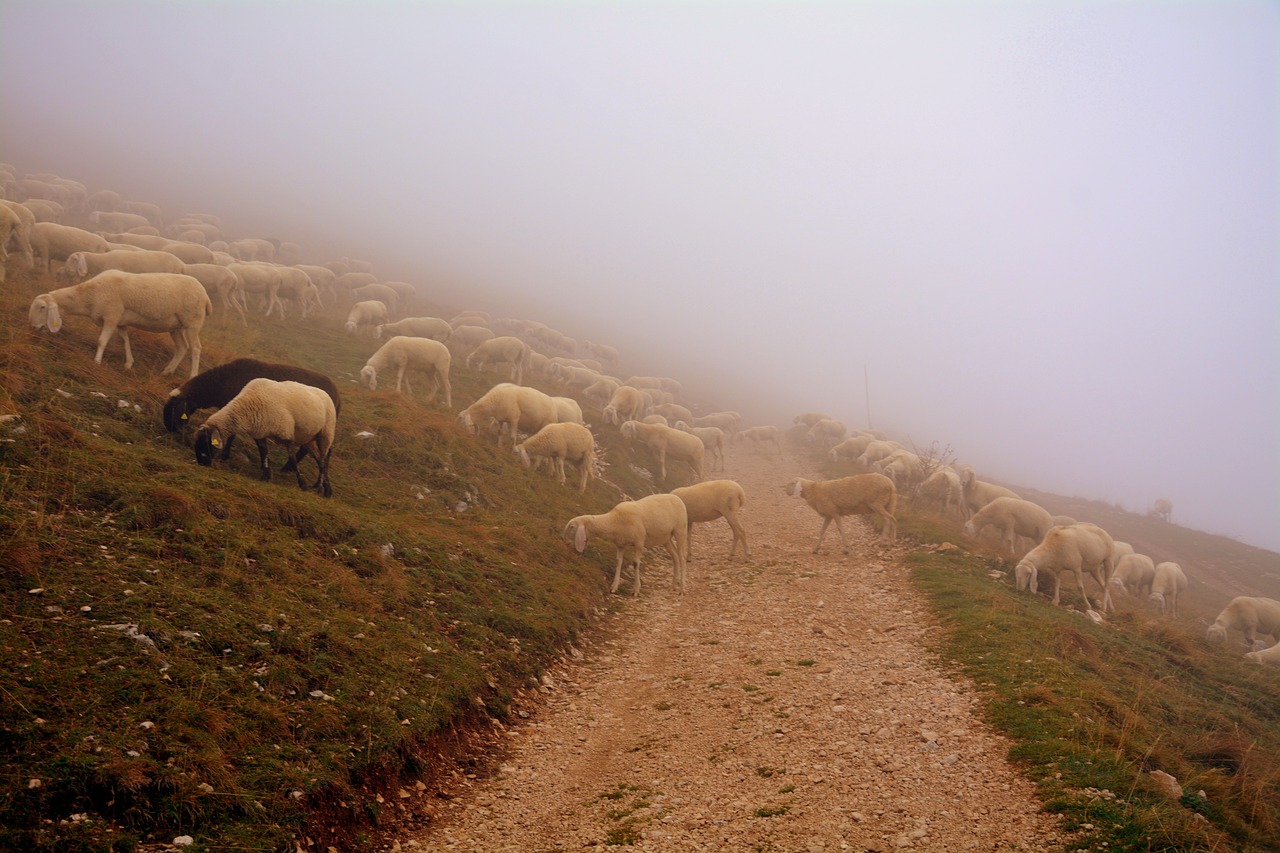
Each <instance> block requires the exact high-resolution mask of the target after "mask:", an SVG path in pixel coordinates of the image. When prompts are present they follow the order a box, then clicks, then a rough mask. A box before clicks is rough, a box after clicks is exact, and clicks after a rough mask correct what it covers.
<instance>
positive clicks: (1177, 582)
mask: <svg viewBox="0 0 1280 853" xmlns="http://www.w3.org/2000/svg"><path fill="white" fill-rule="evenodd" d="M1186 591H1187V576H1186V573H1184V572H1183V571H1182V566H1179V565H1178V564H1177V563H1169V562H1164V563H1161V564H1160V565H1158V566H1156V571H1155V577H1154V579H1153V580H1152V581H1151V595H1150V596H1148V600H1149V601H1150V602H1151V603H1152V604H1155V605H1158V606H1159V607H1160V614H1161V615H1162V616H1163V615H1164V614H1165V613H1166V612H1168V613H1170V614H1172V615H1173V617H1174V618H1175V619H1176V618H1177V616H1178V596H1179V595H1180V594H1181V593H1184V592H1186Z"/></svg>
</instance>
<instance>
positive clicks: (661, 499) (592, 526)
mask: <svg viewBox="0 0 1280 853" xmlns="http://www.w3.org/2000/svg"><path fill="white" fill-rule="evenodd" d="M688 536H689V514H688V511H687V510H686V509H685V505H684V501H682V500H680V498H678V497H676V496H675V495H649V496H648V497H643V498H640V499H639V500H634V501H622V502H621V503H619V504H617V505H616V506H614V508H613V509H611V510H609V511H608V512H606V513H603V514H601V515H580V516H578V517H576V518H573V519H570V520H569V523H568V524H567V525H565V528H564V540H565V541H566V542H569V543H571V544H572V545H573V547H574V548H575V549H576V550H577V551H578V553H579V554H581V553H582V552H583V551H584V550H585V549H586V547H587V540H588V539H590V538H591V537H595V538H598V539H606V540H608V541H610V542H612V543H613V544H614V547H615V548H617V553H618V556H617V562H616V563H615V564H614V568H613V583H612V584H611V585H610V587H609V592H611V593H613V592H617V591H618V586H619V585H620V584H621V583H622V563H623V559H624V557H625V556H626V553H627V551H628V550H629V551H630V552H631V555H632V556H631V560H630V562H631V563H633V564H634V565H635V570H636V577H635V585H634V587H633V588H632V594H633V595H639V594H640V558H641V556H642V554H643V553H644V549H645V548H653V547H655V546H658V545H661V546H663V547H664V548H666V549H667V553H668V554H670V555H671V563H672V566H673V572H674V574H673V584H674V586H675V588H676V590H677V591H679V592H680V593H682V594H683V593H684V591H685V562H684V555H685V552H686V551H687V550H688V548H689V544H688V541H687V539H688Z"/></svg>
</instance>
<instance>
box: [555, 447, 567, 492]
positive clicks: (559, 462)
mask: <svg viewBox="0 0 1280 853" xmlns="http://www.w3.org/2000/svg"><path fill="white" fill-rule="evenodd" d="M555 460H556V474H557V475H558V476H559V482H560V485H562V486H563V485H564V481H565V476H564V457H563V456H560V455H559V454H556V457H555Z"/></svg>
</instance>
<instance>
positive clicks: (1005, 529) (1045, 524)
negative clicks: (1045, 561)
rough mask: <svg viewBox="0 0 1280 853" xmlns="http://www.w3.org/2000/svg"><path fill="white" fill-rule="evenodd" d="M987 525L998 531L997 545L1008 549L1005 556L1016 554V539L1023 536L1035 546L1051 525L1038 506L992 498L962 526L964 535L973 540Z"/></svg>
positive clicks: (1014, 500)
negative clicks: (1000, 543) (998, 539)
mask: <svg viewBox="0 0 1280 853" xmlns="http://www.w3.org/2000/svg"><path fill="white" fill-rule="evenodd" d="M988 525H990V526H992V527H995V528H996V530H997V531H999V533H1000V541H1001V542H1003V543H1004V544H1005V545H1006V546H1008V548H1009V553H1010V554H1016V553H1017V550H1016V549H1015V548H1014V540H1015V539H1016V537H1018V536H1025V537H1027V538H1028V539H1034V540H1035V541H1036V543H1037V544H1039V542H1040V540H1042V539H1044V535H1045V534H1046V533H1048V532H1049V528H1051V527H1053V522H1052V517H1051V516H1050V515H1049V511H1048V510H1046V509H1045V508H1044V507H1042V506H1040V505H1039V504H1036V503H1032V502H1031V501H1024V500H1022V499H1021V498H996V499H995V500H993V501H992V502H991V503H989V504H987V505H986V506H984V507H983V508H982V509H980V510H978V511H977V512H976V513H974V514H973V517H972V518H970V519H969V520H968V521H967V522H966V523H965V525H964V532H965V535H966V536H969V537H970V538H973V539H976V538H978V534H979V533H981V532H982V529H983V528H984V527H987V526H988Z"/></svg>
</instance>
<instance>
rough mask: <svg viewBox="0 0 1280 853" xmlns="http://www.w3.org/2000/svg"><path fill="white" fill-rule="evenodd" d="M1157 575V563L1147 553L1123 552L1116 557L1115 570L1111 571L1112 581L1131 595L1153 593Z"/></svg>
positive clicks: (1139, 595) (1142, 595) (1144, 595)
mask: <svg viewBox="0 0 1280 853" xmlns="http://www.w3.org/2000/svg"><path fill="white" fill-rule="evenodd" d="M1116 544H1117V545H1119V544H1120V543H1119V542H1117V543H1116ZM1113 558H1114V555H1113ZM1155 577H1156V564H1155V562H1154V561H1153V560H1152V559H1151V558H1150V557H1148V556H1147V555H1146V554H1123V555H1121V556H1120V557H1119V558H1118V559H1115V571H1113V572H1112V573H1111V583H1112V585H1113V586H1116V587H1119V588H1120V589H1122V590H1124V591H1125V592H1127V593H1129V594H1130V595H1134V596H1138V597H1146V596H1147V595H1150V594H1151V585H1152V583H1153V582H1154V581H1155Z"/></svg>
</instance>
